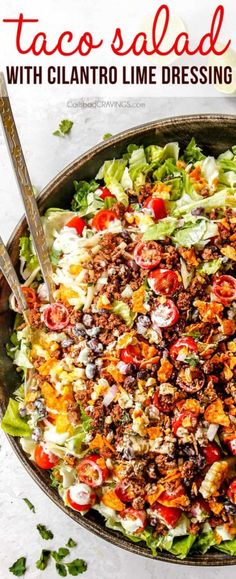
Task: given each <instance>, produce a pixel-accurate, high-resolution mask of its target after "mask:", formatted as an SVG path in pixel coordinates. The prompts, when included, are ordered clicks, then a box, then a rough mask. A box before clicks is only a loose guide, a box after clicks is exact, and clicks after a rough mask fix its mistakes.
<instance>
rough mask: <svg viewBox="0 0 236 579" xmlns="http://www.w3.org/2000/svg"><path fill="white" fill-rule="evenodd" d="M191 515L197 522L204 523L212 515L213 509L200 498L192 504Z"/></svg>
mask: <svg viewBox="0 0 236 579" xmlns="http://www.w3.org/2000/svg"><path fill="white" fill-rule="evenodd" d="M190 514H191V517H192V518H194V521H195V522H197V523H203V522H204V521H205V520H206V519H207V518H208V517H209V515H210V514H211V509H210V507H209V505H208V503H207V502H206V501H205V500H204V499H202V498H201V497H199V498H197V499H196V500H195V501H193V503H192V504H191V508H190Z"/></svg>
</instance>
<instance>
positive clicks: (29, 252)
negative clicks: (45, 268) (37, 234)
mask: <svg viewBox="0 0 236 579" xmlns="http://www.w3.org/2000/svg"><path fill="white" fill-rule="evenodd" d="M20 261H21V274H22V276H23V278H24V279H27V278H28V277H29V276H30V274H31V273H32V272H33V271H34V270H35V269H37V267H39V262H38V258H37V256H36V255H35V252H34V249H33V244H32V240H31V237H26V236H23V237H21V238H20Z"/></svg>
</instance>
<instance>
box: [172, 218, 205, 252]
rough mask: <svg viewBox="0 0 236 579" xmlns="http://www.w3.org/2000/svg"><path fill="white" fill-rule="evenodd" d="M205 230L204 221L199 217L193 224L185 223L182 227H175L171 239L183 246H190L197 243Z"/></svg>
mask: <svg viewBox="0 0 236 579" xmlns="http://www.w3.org/2000/svg"><path fill="white" fill-rule="evenodd" d="M205 232H206V221H205V220H204V219H200V220H199V221H197V222H196V223H195V224H193V223H190V224H186V225H185V226H184V227H180V228H179V229H176V231H175V233H174V235H173V241H174V242H175V243H177V245H183V246H184V247H192V245H195V244H197V243H199V241H200V240H201V239H202V238H203V235H204V233H205Z"/></svg>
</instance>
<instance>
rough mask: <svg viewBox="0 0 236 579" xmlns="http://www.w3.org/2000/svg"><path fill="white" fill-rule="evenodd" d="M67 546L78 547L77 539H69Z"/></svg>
mask: <svg viewBox="0 0 236 579" xmlns="http://www.w3.org/2000/svg"><path fill="white" fill-rule="evenodd" d="M66 547H69V548H70V549H72V547H77V543H76V541H74V539H71V538H70V539H69V540H68V543H66Z"/></svg>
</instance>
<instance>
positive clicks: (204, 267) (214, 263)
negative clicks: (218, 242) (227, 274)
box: [198, 257, 222, 275]
mask: <svg viewBox="0 0 236 579" xmlns="http://www.w3.org/2000/svg"><path fill="white" fill-rule="evenodd" d="M221 264H222V259H221V258H220V257H219V258H218V259H211V260H210V261H204V262H203V263H202V264H201V265H200V266H199V267H198V271H199V272H200V273H205V274H207V275H213V274H214V273H216V272H217V271H218V270H219V269H220V267H221Z"/></svg>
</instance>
